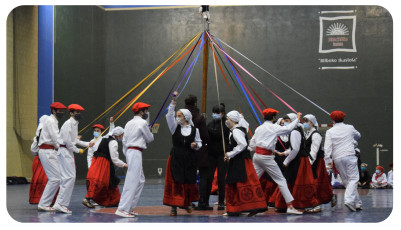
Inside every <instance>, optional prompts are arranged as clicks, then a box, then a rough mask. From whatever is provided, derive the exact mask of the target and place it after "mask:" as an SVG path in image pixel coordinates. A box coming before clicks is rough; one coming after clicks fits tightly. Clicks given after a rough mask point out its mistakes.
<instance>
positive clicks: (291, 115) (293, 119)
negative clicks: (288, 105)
mask: <svg viewBox="0 0 401 230" xmlns="http://www.w3.org/2000/svg"><path fill="white" fill-rule="evenodd" d="M287 116H288V117H289V118H290V119H291V121H295V120H296V119H297V115H296V114H295V113H289V114H287Z"/></svg>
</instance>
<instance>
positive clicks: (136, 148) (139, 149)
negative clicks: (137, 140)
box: [128, 147, 143, 152]
mask: <svg viewBox="0 0 401 230" xmlns="http://www.w3.org/2000/svg"><path fill="white" fill-rule="evenodd" d="M128 148H129V149H135V150H138V151H141V152H142V151H143V149H141V148H138V147H128Z"/></svg>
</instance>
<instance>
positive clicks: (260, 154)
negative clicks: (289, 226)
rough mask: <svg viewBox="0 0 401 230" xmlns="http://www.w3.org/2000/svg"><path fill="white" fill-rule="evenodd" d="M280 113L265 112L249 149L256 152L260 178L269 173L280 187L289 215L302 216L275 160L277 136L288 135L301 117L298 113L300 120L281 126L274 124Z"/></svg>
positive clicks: (255, 162) (255, 163)
mask: <svg viewBox="0 0 401 230" xmlns="http://www.w3.org/2000/svg"><path fill="white" fill-rule="evenodd" d="M277 113H278V111H277V110H274V109H271V108H267V109H265V110H263V116H264V118H265V122H264V123H263V124H262V125H261V126H259V127H258V128H256V130H255V135H254V136H253V137H252V139H251V141H250V143H249V149H250V150H252V151H255V150H256V151H255V154H254V155H253V166H254V167H255V171H256V174H257V175H258V178H260V177H261V176H262V174H263V172H267V173H268V174H269V176H270V177H271V178H272V179H273V180H274V182H276V184H277V185H278V187H279V189H280V192H281V194H283V197H284V199H285V202H286V203H287V213H288V214H302V212H300V211H298V210H296V209H295V208H294V207H293V205H292V203H291V202H292V201H293V200H294V198H293V197H292V195H291V192H290V191H289V189H288V186H287V181H286V179H285V178H284V176H283V173H282V172H281V170H280V168H279V167H278V165H277V163H276V161H275V160H274V150H275V146H276V142H277V136H281V135H286V134H288V133H290V132H291V130H293V129H294V128H295V127H296V126H297V125H298V123H299V118H300V117H301V115H300V113H298V115H297V116H298V119H295V120H294V121H293V122H291V123H290V124H289V125H287V126H280V125H277V124H274V122H276V115H277Z"/></svg>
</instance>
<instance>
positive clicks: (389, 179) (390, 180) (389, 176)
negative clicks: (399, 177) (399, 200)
mask: <svg viewBox="0 0 401 230" xmlns="http://www.w3.org/2000/svg"><path fill="white" fill-rule="evenodd" d="M389 166H390V168H391V169H390V171H388V173H387V187H388V188H393V163H390V164H389Z"/></svg>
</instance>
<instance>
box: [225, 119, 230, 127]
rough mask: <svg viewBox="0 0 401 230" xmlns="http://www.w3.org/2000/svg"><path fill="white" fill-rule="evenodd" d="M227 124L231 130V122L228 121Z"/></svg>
mask: <svg viewBox="0 0 401 230" xmlns="http://www.w3.org/2000/svg"><path fill="white" fill-rule="evenodd" d="M225 123H226V126H227V128H229V129H231V122H229V121H228V120H226V122H225Z"/></svg>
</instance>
